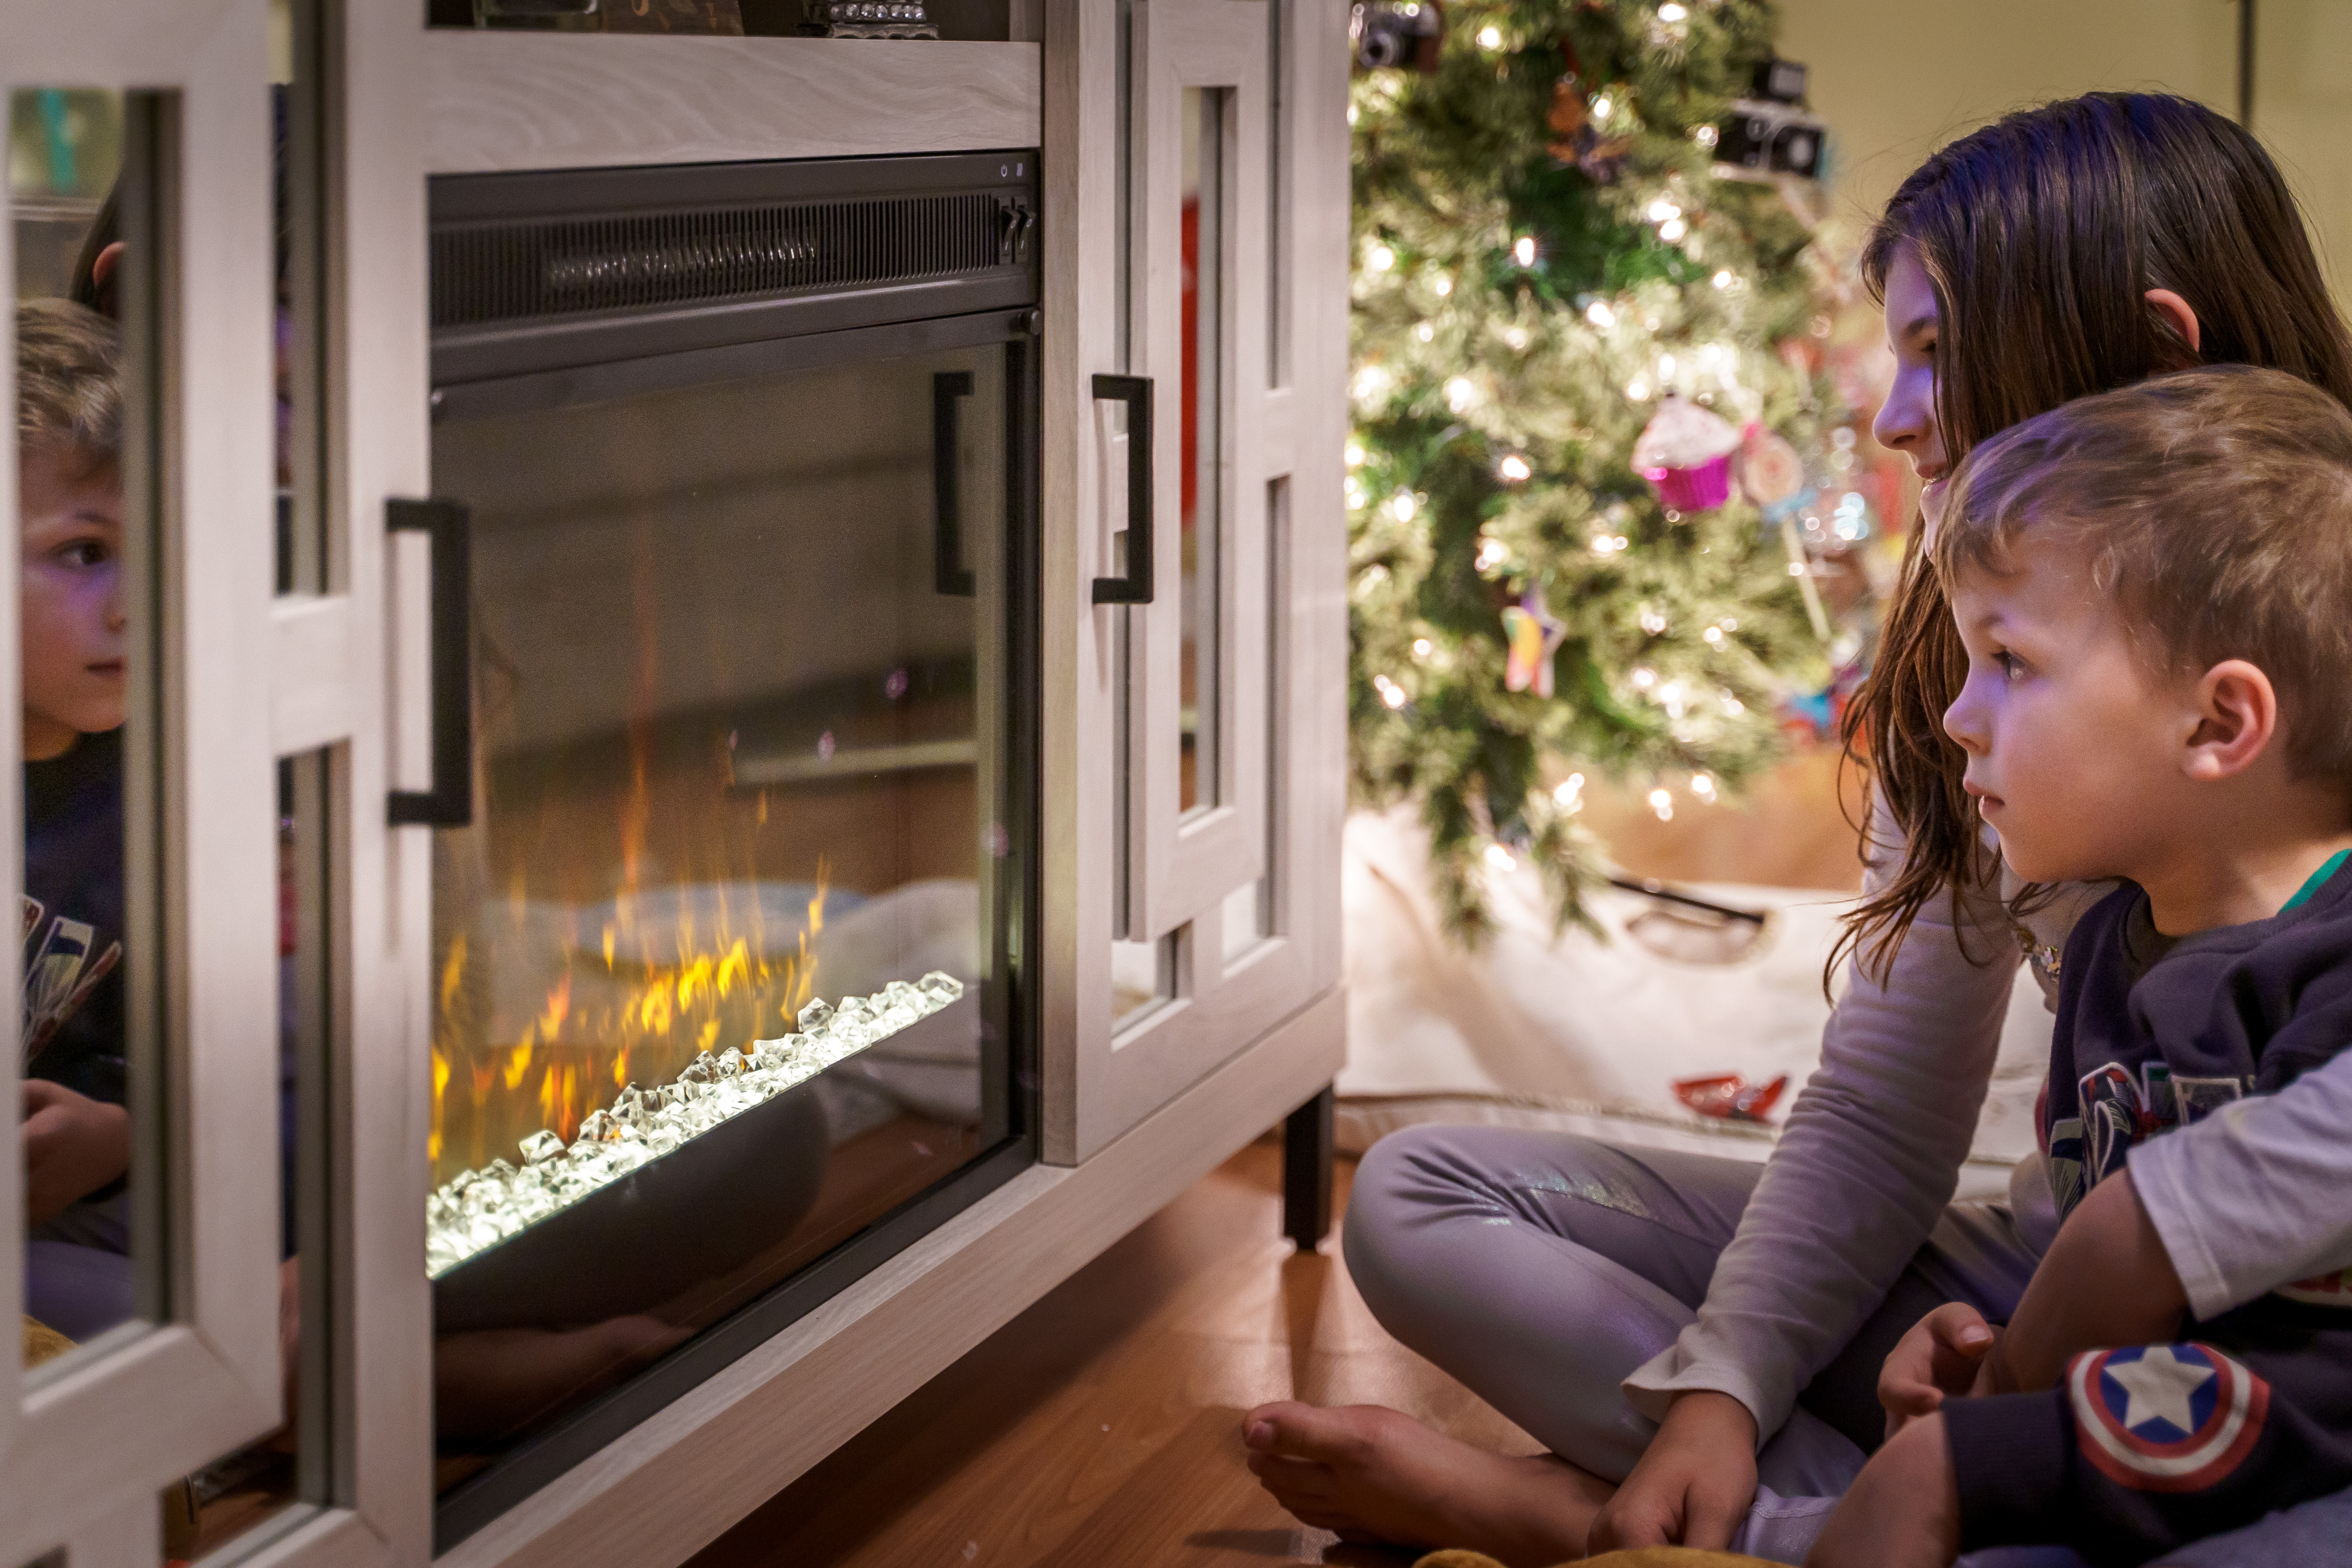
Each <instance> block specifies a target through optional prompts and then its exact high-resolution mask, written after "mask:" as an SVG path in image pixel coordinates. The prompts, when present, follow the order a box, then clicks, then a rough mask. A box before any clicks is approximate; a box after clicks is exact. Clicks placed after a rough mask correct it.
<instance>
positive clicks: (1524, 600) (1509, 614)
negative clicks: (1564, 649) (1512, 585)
mask: <svg viewBox="0 0 2352 1568" xmlns="http://www.w3.org/2000/svg"><path fill="white" fill-rule="evenodd" d="M1503 635H1504V637H1506V638H1507V639H1508V640H1509V652H1508V655H1507V658H1505V659H1504V661H1503V687H1504V689H1506V690H1508V691H1527V690H1530V689H1532V690H1533V691H1534V692H1535V694H1536V695H1537V696H1538V697H1541V698H1545V699H1547V700H1548V699H1549V698H1550V696H1551V691H1552V668H1551V656H1552V655H1553V654H1555V653H1557V652H1559V645H1560V644H1561V643H1562V642H1564V641H1566V640H1567V637H1568V626H1567V623H1565V622H1564V621H1561V620H1560V619H1559V617H1558V616H1554V615H1553V614H1552V613H1551V610H1550V608H1549V606H1548V605H1545V603H1544V600H1543V593H1542V591H1541V590H1540V589H1538V588H1536V587H1534V586H1533V585H1532V584H1531V585H1529V587H1528V591H1527V592H1526V593H1525V594H1523V595H1520V597H1519V602H1518V603H1517V604H1516V605H1509V606H1507V608H1505V610H1504V611H1503Z"/></svg>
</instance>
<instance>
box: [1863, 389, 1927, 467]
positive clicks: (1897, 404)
mask: <svg viewBox="0 0 2352 1568" xmlns="http://www.w3.org/2000/svg"><path fill="white" fill-rule="evenodd" d="M1931 385H1932V384H1931V383H1927V382H1926V378H1925V377H1915V376H1910V375H1902V374H1898V375H1897V376H1895V385H1894V386H1893V387H1892V388H1891V389H1889V390H1888V392H1887V394H1886V401H1885V402H1884V403H1882V404H1880V405H1878V416H1877V417H1876V418H1874V419H1873V420H1872V421H1871V422H1870V433H1871V435H1872V437H1874V438H1875V439H1876V440H1877V442H1878V444H1879V445H1880V446H1882V447H1885V448H1886V449H1887V450H1888V451H1890V452H1902V453H1905V454H1906V455H1908V456H1910V457H1912V458H1915V459H1916V458H1917V457H1918V453H1917V451H1916V448H1917V447H1922V446H1925V445H1926V444H1927V437H1928V434H1929V433H1930V432H1931V431H1933V430H1934V429H1935V427H1936V422H1935V410H1934V407H1933V406H1932V398H1931V396H1930V394H1929V387H1930V386H1931Z"/></svg>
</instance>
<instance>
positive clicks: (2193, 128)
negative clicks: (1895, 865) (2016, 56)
mask: <svg viewBox="0 0 2352 1568" xmlns="http://www.w3.org/2000/svg"><path fill="white" fill-rule="evenodd" d="M1906 245H1908V246H1910V247H1913V248H1914V249H1915V251H1916V254H1917V256H1918V258H1919V262H1920V265H1921V268H1922V269H1923V270H1924V271H1925V272H1926V273H1927V281H1928V283H1929V285H1930V287H1931V288H1932V289H1934V290H1935V295H1936V311H1937V319H1938V324H1937V331H1936V416H1937V422H1938V423H1939V425H1940V426H1941V428H1942V432H1943V444H1944V450H1945V453H1946V455H1947V457H1948V458H1949V460H1950V461H1951V462H1953V463H1955V464H1957V463H1958V461H1959V460H1960V459H1961V458H1964V457H1966V456H1967V455H1968V452H1969V448H1971V447H1974V446H1975V445H1976V444H1977V443H1978V442H1979V441H1981V440H1983V439H1985V438H1986V437H1989V436H1991V435H1992V434H1994V433H1995V432H1996V431H2000V430H2002V429H2005V428H2007V427H2008V426H2011V425H2014V424H2017V423H2018V422H2019V421H2021V420H2023V419H2029V418H2031V417H2032V416H2034V415H2037V414H2041V413H2043V412H2045V411H2047V410H2049V409H2053V408H2055V407H2057V406H2058V405H2060V404H2062V403H2066V402H2069V401H2071V400H2073V399H2074V398H2077V397H2082V396H2085V395H2089V394H2092V393H2096V392H2104V391H2106V390H2108V389H2109V388H2111V387H2116V386H2122V385H2126V384H2130V383H2132V382H2136V381H2139V380H2141V379H2143V378H2145V377H2147V376H2148V375H2151V374H2155V373H2156V372H2158V371H2159V370H2167V369H2178V368H2181V367H2183V366H2186V365H2189V364H2192V363H2206V364H2253V365H2266V366H2270V367H2273V368H2275V369H2278V370H2283V371H2286V372H2288V373H2290V374H2294V375H2296V376H2299V377H2301V378H2302V379H2304V380H2305V381H2308V382H2310V383H2312V384H2315V385H2316V386H2318V387H2320V388H2322V389H2323V390H2325V391H2326V392H2327V393H2329V394H2331V395H2334V397H2335V398H2336V401H2337V402H2339V403H2342V404H2346V405H2352V333H2347V331H2346V328H2345V324H2344V320H2343V318H2342V317H2341V316H2340V315H2338V314H2337V313H2336V307H2335V305H2334V303H2333V302H2332V301H2331V300H2329V298H2328V293H2327V285H2326V280H2325V279H2323V278H2322V277H2321V275H2320V270H2319V262H2318V258H2316V257H2315V256H2314V255H2313V253H2312V248H2311V241H2310V238H2309V237H2308V236H2307V235H2306V234H2305V232H2304V226H2303V219H2302V216H2301V215H2300V214H2299V213H2298V212H2297V210H2296V208H2295V205H2294V196H2293V195H2290V194H2289V192H2288V190H2287V187H2286V182H2285V181H2284V179H2282V178H2281V177H2280V175H2279V172H2278V168H2277V166H2276V165H2275V164H2273V163H2272V162H2271V160H2270V155H2269V154H2268V153H2264V152H2263V149H2262V145H2261V143H2259V142H2256V141H2255V140H2254V139H2253V137H2252V134H2251V133H2249V132H2246V131H2244V130H2242V128H2240V127H2239V126H2237V125H2235V124H2233V123H2232V122H2231V121H2228V120H2225V119H2223V118H2222V117H2221V116H2220V115H2218V114H2216V113H2214V112H2213V111H2212V110H2210V109H2207V108H2205V107H2204V106H2203V105H2201V104H2198V103H2193V102H2191V101H2189V100H2187V99H2185V98H2175V97H2171V96H2169V95H2166V94H2160V93H2112V92H2100V93H2090V94H2086V95H2085V96H2084V97H2081V98H2070V99H2065V100H2061V101H2059V102H2056V103H2050V104H2044V105H2042V107H2040V108H2038V109H2029V110H2021V111H2020V112H2018V113H2015V114H2011V115H2010V116H2008V117H2007V118H2005V119H2003V120H2000V121H1997V122H1995V123H1993V124H1991V125H1988V126H1986V127H1985V128H1984V129H1982V130H1980V131H1977V132H1972V133H1971V134H1969V135H1968V136H1964V137H1962V138H1961V139H1960V140H1959V141H1958V142H1953V143H1952V144H1951V145H1950V146H1948V147H1947V148H1945V149H1944V150H1943V151H1941V152H1939V153H1937V154H1936V155H1935V156H1934V157H1932V158H1930V159H1928V160H1927V163H1923V164H1921V165H1920V166H1919V168H1918V169H1917V170H1916V171H1915V172H1914V173H1913V174H1912V175H1911V177H1910V178H1908V179H1906V180H1905V181H1904V182H1903V184H1902V186H1901V187H1900V188H1899V189H1897V190H1896V191H1895V195H1894V197H1893V199H1892V200H1890V201H1889V202H1888V203H1887V204H1886V211H1885V213H1884V214H1883V215H1882V216H1880V218H1879V220H1878V223H1877V225H1876V226H1875V227H1874V229H1873V230H1872V231H1871V235H1870V238H1869V242H1868V244H1867V245H1866V246H1865V247H1864V252H1863V275H1864V279H1866V280H1867V282H1868V283H1869V285H1870V288H1871V291H1872V293H1873V294H1874V296H1876V297H1878V298H1880V299H1881V300H1883V299H1884V298H1885V284H1886V273H1887V268H1888V267H1889V266H1890V265H1891V264H1892V263H1893V260H1894V258H1895V251H1896V250H1897V249H1898V248H1899V247H1903V246H1906ZM2149 289H2171V290H2172V291H2173V292H2174V293H2177V294H2179V296H2180V297H2181V298H2182V299H2183V300H2187V301H2188V303H2189V309H2190V310H2193V311H2195V312H2196V315H2197V323H2198V328H2199V341H2198V345H2197V348H2196V350H2195V352H2194V353H2192V352H2190V350H2189V345H2188V344H2187V343H2186V342H2183V341H2182V340H2181V338H2180V336H2179V333H2178V332H2177V331H2174V330H2173V329H2172V327H2171V325H2170V322H2169V320H2168V318H2167V317H2165V316H2164V315H2162V314H2161V313H2159V312H2158V311H2157V310H2154V309H2153V308H2152V307H2151V306H2149V305H2148V304H2147V300H2146V295H2147V291H2148V290H2149ZM1922 532H1923V530H1920V529H1916V528H1915V529H1914V530H1913V531H1912V534H1911V542H1910V544H1909V547H1908V549H1907V550H1906V553H1905V557H1904V563H1903V571H1902V574H1901V577H1900V580H1899V582H1898V584H1897V585H1896V588H1895V595H1894V600H1893V603H1892V604H1891V605H1889V607H1888V611H1887V616H1886V626H1885V632H1884V634H1883V635H1882V637H1881V638H1880V642H1879V651H1878V657H1877V661H1876V664H1875V666H1874V668H1873V670H1872V673H1871V676H1870V679H1869V680H1868V681H1866V682H1865V683H1864V686H1863V689H1862V690H1861V691H1860V692H1859V693H1858V694H1857V696H1856V698H1855V700H1854V702H1853V706H1852V707H1851V708H1850V709H1848V710H1847V712H1846V716H1845V723H1844V732H1843V739H1844V741H1845V744H1846V749H1847V752H1848V753H1849V754H1851V755H1855V756H1857V757H1861V758H1863V759H1864V760H1865V761H1866V763H1867V764H1868V765H1869V767H1870V768H1871V769H1872V770H1873V772H1874V775H1875V782H1876V784H1877V789H1878V795H1879V798H1880V799H1881V800H1882V801H1884V802H1885V805H1886V807H1887V810H1888V812H1889V813H1890V815H1891V816H1893V818H1894V820H1895V825H1896V826H1898V827H1900V828H1901V829H1902V830H1903V832H1904V834H1905V836H1906V854H1905V858H1904V860H1903V864H1902V866H1901V868H1899V869H1898V870H1897V871H1896V872H1895V875H1894V876H1893V878H1892V879H1889V880H1888V881H1887V882H1886V883H1885V885H1883V886H1882V887H1881V888H1880V889H1879V890H1878V891H1877V892H1876V893H1875V894H1874V895H1873V896H1872V897H1870V898H1869V899H1867V900H1864V902H1863V903H1862V904H1860V905H1859V906H1857V907H1856V908H1855V910H1853V913H1852V914H1851V915H1849V916H1848V917H1847V919H1846V929H1845V932H1844V934H1843V936H1842V937H1841V938H1840V940H1839V943H1838V952H1837V953H1835V954H1833V955H1832V960H1831V962H1832V965H1834V964H1835V963H1837V961H1838V959H1839V958H1841V957H1843V954H1844V953H1845V952H1853V954H1854V956H1855V958H1856V960H1857V962H1858V963H1859V964H1860V965H1861V967H1862V969H1863V971H1864V973H1866V974H1870V975H1872V976H1874V977H1875V978H1878V979H1881V980H1882V981H1883V980H1884V978H1885V975H1886V973H1888V970H1889V966H1890V965H1891V963H1892V962H1893V960H1894V956H1895V950H1896V949H1897V948H1898V947H1899V946H1900V945H1901V944H1902V941H1903V937H1904V934H1905V932H1906V931H1908V930H1909V929H1910V926H1911V922H1912V921H1913V920H1914V919H1916V917H1917V916H1918V913H1919V911H1920V910H1921V909H1922V908H1924V907H1925V906H1926V905H1927V900H1929V899H1931V898H1933V897H1935V896H1936V894H1937V891H1938V890H1948V891H1949V893H1950V896H1951V897H1952V898H1953V899H1954V900H1958V897H1959V894H1960V890H1961V889H1963V888H1969V887H1979V886H1983V885H1985V884H1986V883H1988V882H1989V881H1990V879H1991V877H1992V876H1993V874H1994V869H1995V868H1994V864H1993V862H1992V861H1991V860H1990V858H1989V857H1987V856H1986V855H1985V854H1984V853H1983V852H1982V850H1981V848H1980V847H1979V821H1978V817H1977V811H1976V804H1975V802H1973V801H1972V800H1970V799H1969V796H1968V795H1967V794H1966V793H1965V792H1964V791H1963V790H1962V789H1961V788H1960V773H1961V770H1960V767H1959V765H1958V764H1959V761H1960V756H1959V751H1958V747H1957V746H1956V745H1954V744H1953V743H1952V742H1951V741H1949V740H1948V738H1947V737H1946V736H1945V734H1944V710H1945V709H1946V708H1948V707H1949V706H1950V704H1951V701H1952V699H1953V698H1954V697H1955V696H1957V695H1958V692H1959V689H1960V685H1961V682H1962V680H1963V679H1965V677H1966V675H1967V669H1968V659H1967V656H1966V655H1965V654H1964V653H1963V652H1962V650H1961V647H1960V641H1959V636H1958V633H1957V632H1956V631H1955V630H1954V629H1953V626H1952V616H1951V611H1950V608H1949V606H1948V605H1947V604H1946V603H1945V599H1944V593H1943V589H1942V588H1941V586H1940V585H1939V584H1937V578H1936V573H1935V570H1934V568H1933V566H1932V564H1931V563H1929V562H1928V561H1927V558H1926V556H1925V554H1924V552H1922V550H1921V548H1920V538H1921V534H1922ZM1875 848H1877V847H1875V846H1874V849H1875Z"/></svg>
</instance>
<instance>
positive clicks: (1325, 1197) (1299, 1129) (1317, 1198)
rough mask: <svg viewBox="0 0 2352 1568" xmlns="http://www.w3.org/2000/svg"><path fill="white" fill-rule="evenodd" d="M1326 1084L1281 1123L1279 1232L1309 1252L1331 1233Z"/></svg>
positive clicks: (1330, 1097)
mask: <svg viewBox="0 0 2352 1568" xmlns="http://www.w3.org/2000/svg"><path fill="white" fill-rule="evenodd" d="M1333 1098H1334V1097H1333V1095H1332V1093H1331V1089H1330V1086H1329V1085H1328V1084H1327V1085H1325V1086H1324V1088H1323V1091H1322V1092H1321V1093H1319V1094H1318V1095H1317V1096H1316V1097H1315V1098H1314V1099H1312V1100H1308V1101H1307V1103H1306V1104H1304V1105H1302V1106H1300V1107H1299V1108H1298V1109H1297V1110H1294V1111H1292V1112H1291V1113H1290V1115H1289V1116H1288V1117H1287V1118H1286V1120H1285V1121H1283V1124H1282V1233H1283V1234H1284V1235H1285V1236H1286V1237H1290V1239H1291V1240H1293V1241H1295V1242H1297V1244H1298V1250H1299V1251H1301V1252H1312V1251H1314V1250H1315V1245H1316V1243H1318V1242H1319V1241H1321V1240H1322V1239H1323V1238H1324V1237H1327V1236H1328V1235H1330V1234H1331V1107H1332V1103H1333Z"/></svg>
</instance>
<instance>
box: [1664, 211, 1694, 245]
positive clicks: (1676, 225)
mask: <svg viewBox="0 0 2352 1568" xmlns="http://www.w3.org/2000/svg"><path fill="white" fill-rule="evenodd" d="M1689 232H1690V228H1689V226H1687V225H1685V223H1684V222H1683V220H1682V219H1680V218H1678V217H1670V218H1668V219H1667V220H1666V221H1665V222H1664V223H1662V224H1660V225H1659V226H1658V237H1659V238H1660V239H1663V240H1664V241H1665V242H1666V243H1667V244H1669V245H1672V244H1673V243H1674V242H1675V240H1678V239H1680V238H1681V237H1683V236H1684V235H1685V234H1688V233H1689Z"/></svg>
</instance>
